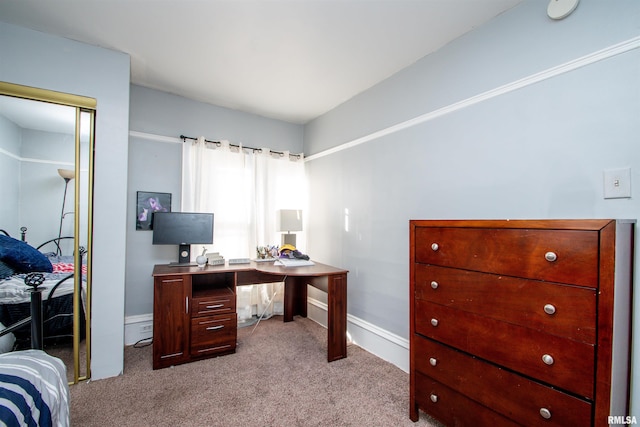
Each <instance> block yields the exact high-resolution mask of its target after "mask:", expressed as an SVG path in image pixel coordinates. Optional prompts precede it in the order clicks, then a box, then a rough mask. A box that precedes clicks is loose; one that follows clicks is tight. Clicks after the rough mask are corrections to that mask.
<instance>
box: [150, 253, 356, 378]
mask: <svg viewBox="0 0 640 427" xmlns="http://www.w3.org/2000/svg"><path fill="white" fill-rule="evenodd" d="M347 273H348V271H347V270H343V269H340V268H336V267H331V266H329V265H325V264H319V263H315V265H311V266H303V267H281V266H276V265H273V263H270V262H269V263H267V262H260V263H256V262H253V261H252V262H251V263H249V264H237V265H217V266H212V265H207V266H205V267H204V268H200V267H173V266H168V265H166V264H165V265H156V266H155V267H154V269H153V278H154V301H153V369H159V368H165V367H167V366H172V365H177V364H181V363H188V362H192V361H194V360H199V359H204V358H208V357H214V356H220V355H223V354H229V353H234V352H235V347H236V339H237V316H236V290H235V289H236V286H242V285H250V284H255V283H271V282H280V281H283V282H284V284H285V290H284V321H285V322H290V321H292V320H293V317H294V316H303V317H306V316H307V286H306V285H311V286H314V287H316V288H318V289H321V290H323V291H324V292H326V293H327V306H328V314H327V323H328V325H327V329H328V330H327V335H328V337H327V361H328V362H332V361H334V360H338V359H342V358H345V357H347Z"/></svg>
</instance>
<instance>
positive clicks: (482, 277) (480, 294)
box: [415, 264, 596, 344]
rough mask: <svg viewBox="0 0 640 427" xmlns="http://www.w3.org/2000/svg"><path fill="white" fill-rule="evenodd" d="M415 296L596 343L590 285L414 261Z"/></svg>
mask: <svg viewBox="0 0 640 427" xmlns="http://www.w3.org/2000/svg"><path fill="white" fill-rule="evenodd" d="M415 298H416V299H419V300H428V301H431V302H434V303H437V304H440V305H444V306H447V307H452V308H455V309H458V310H464V311H469V312H472V313H475V314H479V315H482V316H486V317H490V318H493V319H496V320H502V321H505V322H509V323H513V324H516V325H520V326H524V327H527V328H531V329H538V330H540V331H544V332H546V333H549V334H553V335H557V336H562V337H566V338H570V339H574V340H577V341H582V342H585V343H588V344H595V342H596V315H595V313H596V292H595V290H594V289H591V288H585V287H580V286H570V285H562V284H557V283H550V282H541V281H538V280H530V279H519V278H514V277H508V276H500V275H496V274H487V273H477V272H474V271H467V270H459V269H453V268H447V267H436V266H429V265H424V264H416V265H415Z"/></svg>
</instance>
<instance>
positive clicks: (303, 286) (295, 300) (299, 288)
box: [283, 276, 307, 322]
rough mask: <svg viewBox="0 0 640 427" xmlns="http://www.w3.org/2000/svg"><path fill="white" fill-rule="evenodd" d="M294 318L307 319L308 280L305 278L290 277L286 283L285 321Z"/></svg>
mask: <svg viewBox="0 0 640 427" xmlns="http://www.w3.org/2000/svg"><path fill="white" fill-rule="evenodd" d="M293 316H302V317H307V280H306V278H304V277H295V276H291V277H288V278H287V280H286V281H285V282H284V319H283V320H284V321H285V322H291V321H293Z"/></svg>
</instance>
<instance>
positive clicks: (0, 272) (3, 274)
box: [0, 261, 16, 279]
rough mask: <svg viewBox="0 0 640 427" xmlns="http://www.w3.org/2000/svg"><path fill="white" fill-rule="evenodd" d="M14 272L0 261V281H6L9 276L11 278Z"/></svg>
mask: <svg viewBox="0 0 640 427" xmlns="http://www.w3.org/2000/svg"><path fill="white" fill-rule="evenodd" d="M15 272H16V271H15V270H14V269H13V268H11V266H10V265H7V264H5V263H4V261H0V279H6V278H7V277H9V276H13V273H15Z"/></svg>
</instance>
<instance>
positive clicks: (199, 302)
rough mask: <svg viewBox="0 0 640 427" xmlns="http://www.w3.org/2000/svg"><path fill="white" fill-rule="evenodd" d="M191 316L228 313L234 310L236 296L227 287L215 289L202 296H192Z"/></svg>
mask: <svg viewBox="0 0 640 427" xmlns="http://www.w3.org/2000/svg"><path fill="white" fill-rule="evenodd" d="M191 301H192V304H193V311H192V316H210V315H212V314H229V313H235V312H236V296H235V293H234V292H233V291H232V290H231V289H229V288H222V289H219V290H216V291H215V292H214V293H212V294H211V295H208V296H204V297H193V298H192V299H191Z"/></svg>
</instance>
